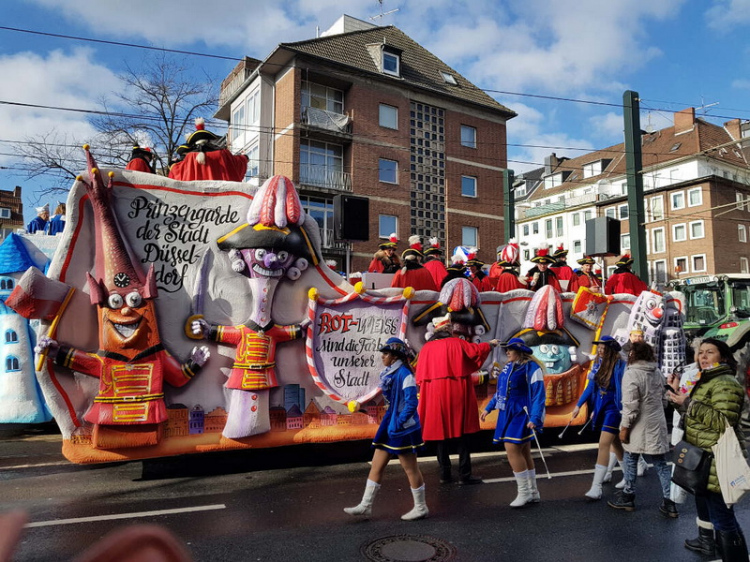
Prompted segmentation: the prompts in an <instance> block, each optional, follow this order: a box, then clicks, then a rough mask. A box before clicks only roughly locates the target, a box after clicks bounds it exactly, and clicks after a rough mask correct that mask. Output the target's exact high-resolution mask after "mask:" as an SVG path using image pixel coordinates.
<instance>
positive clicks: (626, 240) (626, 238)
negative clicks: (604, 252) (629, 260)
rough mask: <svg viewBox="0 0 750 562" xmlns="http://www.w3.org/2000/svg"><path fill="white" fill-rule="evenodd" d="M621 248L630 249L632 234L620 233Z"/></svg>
mask: <svg viewBox="0 0 750 562" xmlns="http://www.w3.org/2000/svg"><path fill="white" fill-rule="evenodd" d="M620 249H621V250H629V249H630V234H621V235H620Z"/></svg>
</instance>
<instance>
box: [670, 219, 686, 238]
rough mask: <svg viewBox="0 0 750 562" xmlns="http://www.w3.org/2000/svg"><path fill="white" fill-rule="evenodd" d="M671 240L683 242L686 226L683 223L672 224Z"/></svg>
mask: <svg viewBox="0 0 750 562" xmlns="http://www.w3.org/2000/svg"><path fill="white" fill-rule="evenodd" d="M672 240H674V241H675V242H684V241H685V240H687V228H686V227H685V223H682V224H674V225H672Z"/></svg>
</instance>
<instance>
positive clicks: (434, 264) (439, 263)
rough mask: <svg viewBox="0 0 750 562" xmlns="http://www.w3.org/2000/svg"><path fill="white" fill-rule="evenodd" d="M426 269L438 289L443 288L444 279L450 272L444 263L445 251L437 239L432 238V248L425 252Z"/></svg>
mask: <svg viewBox="0 0 750 562" xmlns="http://www.w3.org/2000/svg"><path fill="white" fill-rule="evenodd" d="M424 260H425V261H424V267H425V269H426V270H427V271H429V272H430V275H432V279H433V280H434V281H435V286H436V287H442V286H443V279H445V277H446V276H447V275H448V270H447V269H446V268H445V264H444V263H443V250H441V249H440V243H439V242H438V239H437V238H430V247H429V248H427V249H426V250H425V251H424Z"/></svg>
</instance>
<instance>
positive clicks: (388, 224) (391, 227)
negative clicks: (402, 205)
mask: <svg viewBox="0 0 750 562" xmlns="http://www.w3.org/2000/svg"><path fill="white" fill-rule="evenodd" d="M393 233H396V234H398V217H397V216H395V215H378V238H388V237H389V236H390V235H391V234H393Z"/></svg>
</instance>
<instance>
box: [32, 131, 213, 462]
mask: <svg viewBox="0 0 750 562" xmlns="http://www.w3.org/2000/svg"><path fill="white" fill-rule="evenodd" d="M84 149H85V150H86V159H87V162H88V167H89V178H90V183H89V182H86V191H87V192H88V194H89V199H90V201H91V204H92V206H93V209H94V228H95V239H96V263H95V265H96V272H95V273H96V277H92V276H91V275H90V274H87V275H88V286H89V294H90V297H91V304H94V305H96V306H97V308H98V310H99V351H97V352H96V353H87V352H84V351H81V350H78V349H74V348H72V347H69V346H66V345H59V344H58V343H57V342H56V341H55V340H52V339H50V338H47V337H43V338H41V339H40V341H39V345H38V346H37V348H38V350H43V349H47V350H48V352H49V355H50V357H51V358H53V359H54V360H55V362H56V363H57V364H58V365H63V366H65V367H69V368H71V369H73V370H75V371H78V372H80V373H84V374H86V375H90V376H92V377H97V378H98V379H99V393H98V394H97V396H96V398H94V404H93V405H92V407H91V409H90V410H89V411H88V412H87V413H86V414H85V416H84V419H85V420H86V421H88V422H91V423H92V424H94V431H93V434H92V443H93V445H94V447H97V448H102V449H116V448H122V447H138V446H144V445H155V444H157V443H158V439H159V431H158V424H160V423H162V422H164V421H166V420H167V411H166V405H165V402H164V391H163V383H164V382H167V383H168V384H170V385H172V386H182V385H184V384H186V383H188V382H189V381H190V380H191V379H192V378H193V376H194V375H195V374H196V373H197V372H198V371H199V370H200V367H201V366H202V365H203V364H204V363H205V362H206V360H207V359H208V357H209V351H208V348H206V347H200V348H198V347H196V348H193V351H192V353H191V356H190V360H189V361H188V362H186V363H182V364H180V363H179V362H178V361H177V360H176V359H175V358H174V357H172V356H171V355H170V354H169V352H168V351H167V350H166V349H165V348H164V345H163V344H162V342H161V338H160V336H159V325H158V322H157V321H156V304H155V301H154V299H156V297H157V288H156V278H155V274H154V266H153V265H152V266H151V267H150V268H149V270H148V274H147V275H146V278H145V279H143V276H142V274H141V273H140V272H139V271H138V270H137V269H136V268H135V266H134V265H133V263H132V262H131V261H130V255H129V253H128V249H127V246H126V244H125V241H124V240H123V238H122V236H121V234H120V229H119V226H118V224H117V218H116V216H115V214H114V213H113V212H112V207H111V201H110V195H111V192H112V179H111V178H112V175H113V174H112V173H110V174H111V175H110V182H109V185H108V186H105V185H104V181H103V179H102V177H101V174H100V172H99V170H98V169H97V168H96V163H95V162H94V158H93V156H92V155H91V153H90V152H89V150H88V145H86V146H84ZM78 179H79V180H80V181H83V178H81V177H80V176H79V178H78Z"/></svg>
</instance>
